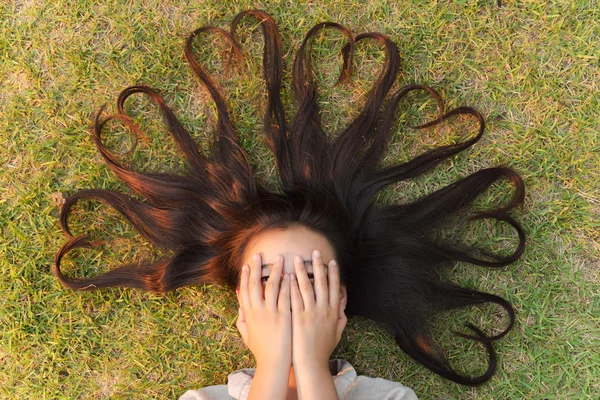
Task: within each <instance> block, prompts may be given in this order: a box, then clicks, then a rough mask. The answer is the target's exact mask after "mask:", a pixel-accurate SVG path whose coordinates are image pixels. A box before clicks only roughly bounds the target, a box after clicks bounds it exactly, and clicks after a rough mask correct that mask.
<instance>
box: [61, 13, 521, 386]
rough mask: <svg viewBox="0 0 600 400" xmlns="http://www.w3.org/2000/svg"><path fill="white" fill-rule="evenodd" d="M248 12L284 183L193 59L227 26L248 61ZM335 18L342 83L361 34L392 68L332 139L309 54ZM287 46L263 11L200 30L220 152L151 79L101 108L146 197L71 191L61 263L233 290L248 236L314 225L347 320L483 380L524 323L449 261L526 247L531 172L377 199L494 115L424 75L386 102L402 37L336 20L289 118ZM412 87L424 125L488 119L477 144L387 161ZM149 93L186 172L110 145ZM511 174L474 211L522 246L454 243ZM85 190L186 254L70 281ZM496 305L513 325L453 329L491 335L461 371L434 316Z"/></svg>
mask: <svg viewBox="0 0 600 400" xmlns="http://www.w3.org/2000/svg"><path fill="white" fill-rule="evenodd" d="M245 16H253V17H255V18H257V19H258V20H260V21H261V24H260V26H261V27H262V32H263V36H264V56H263V66H264V78H265V81H266V86H267V92H268V101H267V107H266V112H265V115H264V129H265V135H266V142H267V145H268V147H269V149H270V150H271V151H272V152H273V155H274V157H275V162H276V167H277V176H278V178H279V181H280V184H281V185H280V189H281V190H280V191H275V190H270V189H268V188H267V186H266V185H264V184H261V183H260V182H257V180H256V179H255V177H254V174H253V170H252V168H251V166H250V164H249V160H248V156H247V153H246V151H245V150H244V148H243V147H242V145H241V144H240V141H239V140H238V138H237V137H236V133H235V130H234V128H233V125H232V122H231V120H230V117H229V114H228V112H227V107H226V102H225V99H224V97H223V96H222V94H221V90H220V89H219V88H218V87H217V84H216V83H215V82H214V80H213V79H212V78H211V77H210V76H209V75H208V74H207V72H206V70H205V69H204V68H203V67H202V66H201V65H200V64H199V62H198V61H197V60H196V58H194V56H193V55H192V41H193V40H194V38H195V37H196V36H197V35H199V34H203V33H216V34H219V35H222V37H223V38H225V39H226V40H227V41H228V42H229V43H230V44H231V46H232V51H231V55H232V56H235V57H236V59H237V60H238V62H239V61H240V59H241V51H240V48H239V45H238V43H237V40H236V38H235V30H236V26H237V24H238V23H239V21H240V19H241V18H243V17H245ZM324 28H335V29H338V30H340V31H341V32H342V33H343V34H344V35H345V36H346V37H347V39H348V44H347V45H346V46H345V47H344V48H343V50H342V55H343V60H344V65H343V70H342V73H341V75H340V77H339V80H338V82H337V83H336V85H337V84H339V83H341V82H345V81H347V80H348V79H349V78H350V76H351V66H352V61H353V55H354V46H355V44H356V43H357V42H359V41H361V40H364V39H374V40H376V41H377V42H378V43H380V44H381V45H382V46H383V47H384V49H385V54H386V59H385V65H384V66H383V69H382V70H381V72H380V74H379V76H378V78H377V80H376V81H375V83H374V84H373V87H372V88H371V90H370V91H369V93H368V95H367V100H366V103H365V105H364V108H363V109H362V110H361V112H360V114H359V115H358V116H357V117H356V118H355V119H354V120H353V121H352V122H351V123H350V124H349V126H348V127H347V128H345V129H344V130H343V131H342V132H341V133H340V134H339V135H337V136H336V137H335V139H333V140H332V139H329V138H328V137H327V135H326V134H325V132H324V130H323V128H322V125H321V121H320V116H319V107H318V104H317V101H316V97H317V92H316V88H315V84H314V82H313V75H312V74H313V70H312V67H311V59H310V48H311V43H312V41H311V40H312V38H313V37H314V36H315V34H316V33H317V32H319V31H320V30H322V29H324ZM281 45H282V44H281V38H280V35H279V32H278V30H277V27H276V24H275V21H274V20H273V18H272V17H271V16H270V15H268V14H267V13H265V12H263V11H259V10H250V11H245V12H242V13H240V14H238V15H237V16H235V18H234V19H233V21H232V23H231V30H230V32H226V31H225V30H223V29H221V28H218V27H213V26H205V27H201V28H199V29H196V30H195V31H193V32H192V33H191V34H190V36H189V37H188V39H187V41H186V43H185V57H186V59H187V60H188V62H189V64H190V66H191V67H192V69H193V71H194V73H195V74H196V75H197V76H198V77H199V78H200V81H201V82H202V83H203V84H204V85H205V86H206V88H207V89H208V92H209V93H210V96H211V97H212V100H213V101H214V102H215V104H216V109H217V112H218V121H217V136H216V137H215V141H214V143H213V144H212V145H211V148H210V151H211V153H210V155H211V157H210V158H211V160H209V159H207V158H206V157H204V156H203V155H202V154H201V153H200V152H199V151H198V148H197V146H196V144H195V142H194V141H193V139H192V137H191V136H190V134H189V133H188V132H187V131H186V129H185V128H184V127H183V125H182V124H181V123H180V121H179V120H178V119H177V118H176V117H175V115H174V114H173V112H172V111H171V109H170V108H169V107H168V106H167V105H166V104H165V102H164V101H163V99H162V97H161V96H160V95H159V94H158V93H157V92H156V91H154V90H153V89H152V88H150V87H147V86H141V85H140V86H131V87H128V88H126V89H125V90H123V92H122V93H121V94H120V96H119V98H118V99H117V109H118V113H117V114H114V115H110V116H108V117H107V118H105V119H101V118H100V116H101V114H102V111H103V109H104V106H102V107H101V109H100V111H99V112H98V114H97V115H96V117H95V120H94V125H93V131H92V139H93V140H94V142H95V144H96V146H97V147H98V150H99V151H100V153H101V154H102V156H103V157H104V159H105V160H106V162H107V163H108V165H109V167H110V168H111V169H112V170H113V171H114V172H115V173H116V174H117V176H118V177H119V178H120V179H122V180H123V182H125V183H126V184H127V185H128V186H129V187H130V188H131V189H133V190H134V191H135V192H136V193H138V194H139V195H141V196H142V197H143V198H144V199H145V201H139V200H137V199H134V198H132V197H129V196H126V195H123V194H121V193H117V192H115V191H110V190H102V189H90V190H82V191H80V192H77V193H75V194H73V195H72V196H70V197H69V198H67V199H66V203H65V204H64V206H63V208H62V210H61V215H60V226H61V228H62V230H63V231H64V232H65V233H66V235H67V236H68V237H69V240H68V241H67V242H66V243H65V244H64V246H63V247H62V248H61V249H60V250H59V252H58V254H57V255H56V259H55V265H54V266H53V271H54V273H55V274H56V275H57V277H58V279H59V280H60V282H61V283H62V284H63V285H65V286H67V287H69V288H72V289H86V290H90V289H97V288H104V287H110V286H121V287H132V288H139V289H143V290H148V291H152V292H158V293H164V292H168V291H172V290H175V289H177V288H179V287H182V286H187V285H196V284H203V283H208V284H218V285H226V286H228V287H230V288H232V289H234V288H235V287H236V286H237V284H238V282H239V277H240V270H241V266H242V263H243V260H242V258H241V257H242V254H243V252H244V250H245V248H246V245H247V243H248V242H249V239H250V238H252V237H255V235H257V234H258V233H261V232H264V231H265V230H266V229H272V228H283V227H288V226H293V225H302V226H305V227H307V228H310V229H312V230H314V231H317V232H319V233H321V234H323V235H325V236H326V237H327V238H328V239H329V241H330V243H331V244H332V246H333V248H334V251H335V254H336V256H337V261H338V263H339V265H340V269H341V271H340V273H341V281H342V284H344V285H346V287H347V290H348V304H347V307H346V315H347V316H348V317H349V318H350V317H352V316H362V317H365V318H368V319H370V320H372V321H375V322H378V323H379V324H381V326H383V327H385V329H387V330H388V331H389V332H390V333H391V334H392V335H393V337H394V339H395V341H396V342H397V344H398V345H399V346H400V348H402V350H404V351H405V352H406V353H407V354H408V355H410V356H411V357H412V358H414V359H415V360H416V361H418V362H419V363H421V364H423V365H424V366H426V367H427V368H429V369H430V370H431V371H433V372H435V373H437V374H439V375H441V376H443V377H445V378H447V379H450V380H452V381H455V382H458V383H462V384H471V385H473V384H479V383H482V382H485V381H486V380H488V379H489V378H490V377H491V376H492V375H493V373H494V372H495V369H496V363H497V362H496V354H495V352H494V349H493V347H492V342H493V341H496V340H498V339H500V338H502V337H503V336H505V335H506V334H507V333H508V332H509V331H510V329H511V328H512V327H513V323H514V320H515V316H514V311H513V308H512V306H511V305H510V303H508V302H507V301H506V300H504V299H503V298H501V297H499V296H496V295H493V294H489V293H484V292H480V291H476V290H473V289H468V288H464V287H461V286H458V285H455V284H451V283H449V282H444V281H443V280H442V279H441V278H440V272H442V271H444V270H448V269H449V268H451V267H452V266H453V265H454V263H455V262H456V261H462V262H468V263H472V264H476V265H480V266H485V267H493V268H497V267H501V266H505V265H507V264H510V263H512V262H513V261H515V260H517V259H518V258H519V257H520V256H521V254H522V253H523V250H524V246H525V234H524V232H523V229H522V228H521V227H520V225H519V224H518V223H517V222H516V221H515V220H514V219H513V218H512V217H511V216H509V214H508V211H510V210H511V209H513V208H515V207H516V206H518V205H520V204H522V203H523V199H524V194H525V189H524V184H523V181H522V179H521V177H520V176H519V175H518V174H517V173H516V172H514V171H513V170H512V169H510V168H508V167H505V166H500V167H496V168H487V169H483V170H480V171H478V172H476V173H473V174H471V175H469V176H467V177H465V178H463V179H460V180H459V181H457V182H454V183H452V184H451V185H449V186H447V187H444V188H442V189H440V190H437V191H435V192H433V193H431V194H429V195H427V196H424V197H423V198H421V199H418V200H417V201H412V202H408V203H405V204H393V205H376V204H375V200H376V196H377V194H378V193H379V192H380V191H381V190H382V189H383V188H384V187H386V186H387V185H390V184H392V183H395V182H398V181H402V180H408V179H411V178H415V177H417V176H419V175H420V174H422V173H424V172H425V171H427V170H430V169H431V168H433V167H434V166H436V165H437V164H438V163H440V162H441V161H443V160H445V159H447V158H449V157H451V156H453V155H455V154H457V153H459V152H460V151H462V150H464V149H466V148H468V147H469V146H472V145H473V144H474V143H476V142H477V141H478V140H479V139H480V138H481V136H482V134H483V132H484V127H485V124H484V119H483V117H482V116H481V114H480V113H479V112H478V111H476V110H475V109H473V108H471V107H458V108H454V109H452V110H450V111H448V112H445V111H444V102H443V101H442V98H441V96H440V95H439V94H438V93H437V92H436V91H435V90H434V89H432V88H430V87H427V86H423V85H417V84H410V85H407V86H404V87H402V88H400V89H399V90H397V91H396V92H395V93H393V94H391V96H389V98H387V99H386V97H387V95H388V93H389V91H390V89H391V87H392V85H393V83H394V81H395V79H396V75H397V74H398V69H399V64H400V57H399V53H398V49H397V47H396V45H395V44H394V43H393V42H392V41H391V40H390V39H389V38H388V37H387V36H386V35H384V34H381V33H364V34H360V35H358V36H356V37H353V35H352V34H351V32H350V31H349V30H348V29H347V28H346V27H344V26H342V25H340V24H337V23H333V22H325V23H320V24H318V25H316V26H315V27H313V28H312V29H311V30H310V31H309V32H308V34H307V35H306V37H305V39H304V41H303V42H302V44H301V46H300V48H299V50H298V52H297V54H296V57H295V60H294V63H293V66H292V73H293V75H292V84H293V90H294V94H295V98H296V101H297V103H298V109H297V112H296V114H295V115H294V118H293V120H292V121H291V123H290V124H289V126H288V123H287V122H286V118H285V114H284V108H283V105H282V102H281V98H280V89H281V79H282V69H283V67H282V56H281ZM230 60H231V59H230ZM412 91H426V92H427V93H429V94H430V95H431V96H433V97H434V98H435V100H436V101H437V104H438V110H439V114H438V116H437V117H436V118H435V119H434V120H432V121H430V122H428V123H425V124H423V125H420V126H415V127H413V128H416V129H424V128H428V127H432V126H435V125H437V124H439V123H440V122H442V121H444V120H446V119H448V118H451V117H453V116H457V115H466V116H469V117H471V118H473V119H474V120H475V121H477V122H478V124H479V129H478V131H477V132H476V134H475V135H473V137H472V138H470V139H468V140H464V141H462V142H458V143H456V144H452V145H445V146H439V147H435V148H433V149H431V150H428V151H426V152H424V153H423V154H420V155H419V156H417V157H415V158H413V159H411V160H409V161H407V162H404V163H401V164H398V165H392V166H389V167H385V168H378V165H379V163H380V161H381V159H382V156H383V155H384V153H385V151H386V149H387V146H388V144H389V142H390V140H391V138H392V134H393V132H394V129H392V128H394V126H395V123H396V122H397V121H396V118H395V115H394V114H395V110H396V107H397V105H398V103H399V102H400V101H401V100H402V99H403V98H404V97H405V96H406V95H407V94H408V93H410V92H412ZM137 92H143V93H146V94H148V95H149V96H150V97H151V98H152V100H153V101H154V102H156V104H157V105H158V106H159V107H160V111H161V114H162V116H163V118H164V121H165V122H166V124H167V125H168V127H169V130H170V134H171V135H172V136H173V138H174V140H175V142H176V143H177V145H178V147H179V149H180V150H181V151H182V152H183V154H184V155H185V158H186V161H187V164H188V166H189V173H188V174H186V175H184V176H182V175H177V174H172V173H139V172H136V171H133V170H131V169H128V168H126V167H125V166H124V165H122V164H121V163H120V162H119V160H118V159H117V158H116V157H115V155H114V154H113V153H111V151H110V150H108V149H107V148H106V147H105V146H104V145H103V144H102V140H101V131H102V127H103V126H104V124H105V123H106V122H107V121H109V120H111V119H118V120H120V121H122V122H123V123H124V124H125V125H126V126H127V127H129V128H130V129H131V131H132V132H133V133H134V134H135V135H136V137H141V138H144V137H145V136H144V134H143V132H142V131H141V129H140V128H139V127H138V126H137V125H136V124H135V123H134V122H133V120H131V118H129V117H128V116H127V115H126V113H125V112H124V110H123V104H124V102H125V100H126V99H127V97H128V96H130V95H131V94H133V93H137ZM382 108H383V110H382V115H381V117H380V118H378V117H379V114H380V109H382ZM501 179H506V180H508V181H509V182H511V183H512V184H513V185H514V187H515V190H514V193H513V196H512V199H511V200H510V202H509V203H508V204H507V205H505V206H503V207H498V208H495V209H492V210H487V211H485V212H481V211H480V212H473V213H471V215H470V216H467V218H466V220H468V221H473V220H478V219H495V220H498V221H504V222H505V223H508V224H510V225H511V226H512V227H514V229H515V230H516V232H517V233H518V237H519V244H518V247H517V249H516V250H515V251H514V252H513V254H511V255H509V256H501V255H499V254H495V253H493V252H490V251H488V250H485V249H483V248H478V247H473V246H467V245H466V244H464V243H461V242H460V241H456V240H453V241H450V240H448V239H444V240H442V239H441V237H440V235H437V234H436V232H439V230H440V229H441V228H442V227H447V226H449V225H450V226H452V224H449V222H448V221H456V219H452V217H456V216H458V215H461V216H464V215H466V214H467V209H468V206H470V205H471V204H472V203H473V201H474V200H475V199H476V198H477V197H478V196H479V195H480V194H482V193H483V192H484V191H486V190H487V189H488V188H489V187H490V186H491V185H492V184H494V183H495V182H497V181H499V180H501ZM80 198H96V199H99V200H101V201H103V202H105V203H107V204H109V205H111V206H112V207H114V208H115V209H116V210H118V211H119V212H120V213H121V214H122V215H124V216H125V217H126V218H127V219H128V221H129V222H131V224H132V225H133V226H134V227H135V228H136V229H137V230H138V231H139V232H140V233H141V234H142V235H143V236H144V237H146V238H148V239H149V240H150V241H152V243H154V244H155V245H156V246H160V247H161V248H165V249H172V250H175V251H176V255H175V256H174V257H173V258H171V259H168V260H162V261H159V262H156V263H153V264H147V265H137V264H132V265H125V266H121V267H119V268H116V269H114V270H111V271H109V272H107V273H105V274H103V275H100V276H96V277H93V278H88V279H75V278H68V277H66V276H65V275H64V274H63V273H62V272H61V270H60V261H61V259H62V258H63V256H64V255H65V254H66V253H67V252H69V251H70V250H71V249H75V248H78V247H90V246H93V245H94V244H93V243H90V242H89V240H88V239H89V237H88V236H84V235H81V236H77V237H74V236H73V235H72V234H71V232H70V230H69V228H68V224H67V217H68V214H69V210H70V208H71V206H72V205H73V204H74V203H75V202H76V201H77V200H78V199H80ZM488 302H491V303H496V304H498V305H500V306H501V307H503V308H504V309H505V310H506V312H507V313H508V316H509V318H510V323H509V324H508V327H507V328H506V329H505V330H504V331H503V332H501V333H499V334H497V335H494V336H486V335H485V334H484V333H483V332H482V331H481V330H480V329H479V328H477V327H476V326H474V325H472V324H467V327H468V328H469V329H470V330H471V331H472V334H466V333H461V332H455V333H456V334H457V335H460V336H462V337H464V338H468V339H472V340H475V341H478V342H481V343H482V344H484V345H485V346H486V348H487V350H488V353H489V357H490V359H489V367H488V369H487V371H486V372H485V373H484V374H483V375H481V376H478V377H469V376H464V375H461V374H459V373H457V372H456V371H455V370H454V368H453V367H452V366H451V365H450V364H449V362H448V359H447V358H446V356H445V355H444V352H443V351H442V349H441V347H440V346H439V345H438V344H437V343H436V341H435V340H434V339H433V337H432V335H431V329H430V328H431V326H430V325H431V321H432V319H433V317H434V316H436V315H437V314H438V313H439V312H441V311H445V310H451V309H456V308H460V307H466V306H471V305H478V304H483V303H488Z"/></svg>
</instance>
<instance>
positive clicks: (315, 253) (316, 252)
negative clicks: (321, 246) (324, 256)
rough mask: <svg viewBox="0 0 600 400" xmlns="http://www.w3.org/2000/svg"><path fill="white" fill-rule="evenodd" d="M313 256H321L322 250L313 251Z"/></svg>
mask: <svg viewBox="0 0 600 400" xmlns="http://www.w3.org/2000/svg"><path fill="white" fill-rule="evenodd" d="M313 257H321V252H320V251H319V250H315V251H313Z"/></svg>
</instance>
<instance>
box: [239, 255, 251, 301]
mask: <svg viewBox="0 0 600 400" xmlns="http://www.w3.org/2000/svg"><path fill="white" fill-rule="evenodd" d="M249 277H250V267H248V265H244V266H243V267H242V277H241V279H240V302H241V303H242V307H244V308H246V309H248V308H250V305H251V304H250V295H249V292H248V279H249Z"/></svg>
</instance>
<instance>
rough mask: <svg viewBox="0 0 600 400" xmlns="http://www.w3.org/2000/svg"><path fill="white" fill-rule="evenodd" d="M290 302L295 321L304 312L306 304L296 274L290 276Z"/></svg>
mask: <svg viewBox="0 0 600 400" xmlns="http://www.w3.org/2000/svg"><path fill="white" fill-rule="evenodd" d="M290 301H291V303H292V319H295V318H297V317H298V316H299V315H300V313H301V312H303V311H304V302H303V300H302V294H300V288H298V281H297V280H296V275H294V274H291V275H290Z"/></svg>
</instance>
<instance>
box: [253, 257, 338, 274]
mask: <svg viewBox="0 0 600 400" xmlns="http://www.w3.org/2000/svg"><path fill="white" fill-rule="evenodd" d="M327 264H329V263H328V262H327V263H325V262H324V263H323V266H324V267H325V268H327ZM309 265H310V266H311V267H312V266H313V265H312V260H304V266H309ZM267 267H273V263H267V264H263V265H262V268H261V271H262V270H263V269H265V268H267Z"/></svg>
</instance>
